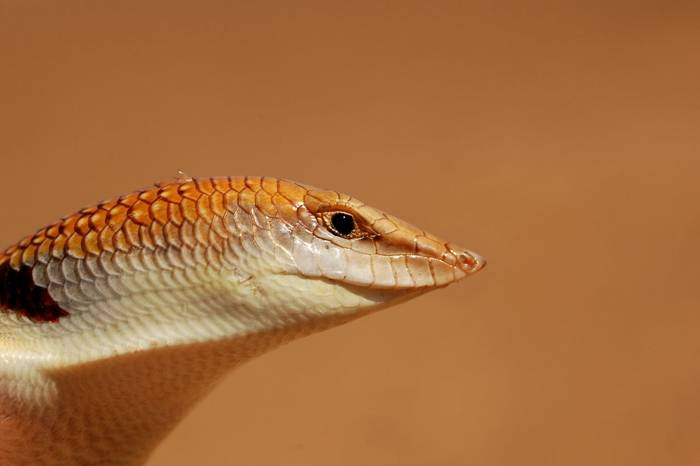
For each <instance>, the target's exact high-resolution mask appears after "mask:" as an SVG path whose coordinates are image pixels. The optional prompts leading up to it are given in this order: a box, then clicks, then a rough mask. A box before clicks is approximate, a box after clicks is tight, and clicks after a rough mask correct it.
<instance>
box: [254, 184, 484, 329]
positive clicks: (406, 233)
mask: <svg viewBox="0 0 700 466" xmlns="http://www.w3.org/2000/svg"><path fill="white" fill-rule="evenodd" d="M274 192H275V194H273V196H279V197H280V198H281V199H280V202H278V203H277V205H278V206H279V207H281V208H280V209H279V210H277V211H276V212H267V213H265V215H256V214H255V212H253V214H252V215H253V216H254V217H260V218H264V219H277V220H273V221H272V222H270V223H269V224H268V225H266V226H265V227H264V230H267V231H269V232H270V237H271V239H272V242H273V243H275V242H276V244H277V245H278V246H279V245H282V246H281V247H276V248H274V253H273V254H272V255H271V257H270V259H269V260H270V261H276V262H277V265H278V267H279V269H278V273H281V275H277V276H276V279H278V278H279V277H282V279H281V281H282V282H285V284H284V287H283V289H285V290H286V293H285V292H283V291H282V290H280V289H278V288H277V287H274V286H273V287H272V288H273V289H274V293H276V294H279V295H289V296H286V298H285V300H286V302H289V300H290V299H291V300H294V296H291V295H292V294H294V293H299V294H302V295H307V296H308V295H311V296H313V299H312V300H311V302H309V301H306V300H304V302H303V306H302V307H303V308H304V309H306V310H309V309H312V310H313V311H314V312H315V313H317V314H319V315H324V314H325V315H328V314H331V315H334V314H340V315H351V316H352V315H356V314H363V313H365V312H366V311H368V310H376V309H379V308H382V307H385V306H387V305H389V304H393V303H394V302H396V301H401V300H405V299H407V298H411V297H415V296H417V295H419V294H422V293H425V292H427V291H430V290H432V289H435V288H440V287H444V286H447V285H449V284H451V283H453V282H455V281H457V280H460V279H462V278H464V277H466V276H467V275H470V274H472V273H474V272H477V271H479V270H480V269H481V268H483V267H484V265H485V260H484V259H483V258H482V257H480V256H479V255H478V254H476V253H474V252H471V251H469V250H466V249H464V248H461V247H458V246H456V245H454V244H451V243H447V242H445V241H443V240H440V239H439V238H437V237H436V236H434V235H432V234H430V233H427V232H425V231H424V230H421V229H419V228H417V227H415V226H413V225H411V224H409V223H407V222H405V221H403V220H400V219H398V218H396V217H394V216H392V215H389V214H387V213H385V212H382V211H380V210H377V209H375V208H373V207H370V206H368V205H366V204H364V203H363V202H361V201H359V200H358V199H355V198H353V197H351V196H348V195H345V194H341V193H338V192H335V191H327V190H320V189H316V188H313V187H309V186H304V185H299V184H296V183H293V182H289V181H279V182H277V183H276V186H275V189H274ZM285 201H286V202H285ZM270 205H274V202H273V203H272V204H270ZM261 223H263V224H264V222H261ZM275 238H277V240H276V241H275ZM290 277H293V278H290Z"/></svg>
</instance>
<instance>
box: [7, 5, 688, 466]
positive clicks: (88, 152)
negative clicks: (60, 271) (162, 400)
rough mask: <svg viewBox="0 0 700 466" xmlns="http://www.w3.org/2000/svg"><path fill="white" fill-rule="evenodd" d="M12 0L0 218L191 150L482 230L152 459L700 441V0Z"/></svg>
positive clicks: (228, 398) (263, 375)
mask: <svg viewBox="0 0 700 466" xmlns="http://www.w3.org/2000/svg"><path fill="white" fill-rule="evenodd" d="M252 3H253V2H231V1H228V2H225V1H221V2H214V1H198V2H194V1H193V2H177V1H167V2H166V1H134V0H128V1H121V0H120V1H112V2H106V1H76V0H61V1H49V0H44V1H38V0H11V1H8V0H0V60H1V62H0V157H1V159H2V163H1V165H0V170H1V171H0V199H2V201H1V206H0V208H1V209H2V218H3V219H4V220H3V222H2V228H1V229H0V240H1V242H2V243H3V244H9V243H11V242H13V241H15V240H17V239H18V238H19V237H20V236H22V235H24V234H26V233H29V232H30V231H32V230H33V229H35V228H36V227H39V226H41V225H43V224H45V223H47V222H48V221H50V220H53V219H55V218H56V217H58V216H60V215H63V214H65V213H68V212H70V211H73V210H75V209H77V208H79V207H82V206H84V205H88V204H91V203H93V202H95V201H97V200H100V199H102V198H105V197H110V196H113V195H116V194H119V193H121V192H124V191H129V190H132V189H135V188H140V187H143V186H145V185H148V184H150V183H152V182H155V181H157V180H162V179H168V178H172V177H173V176H175V174H176V172H177V170H178V169H182V170H184V171H185V172H186V173H188V174H191V175H224V174H249V175H254V174H266V175H274V176H283V177H287V178H292V179H297V180H300V181H304V182H307V183H311V184H314V185H320V186H323V187H331V188H333V189H337V190H341V191H345V192H349V193H351V194H353V195H356V196H357V197H359V198H361V199H363V200H365V201H366V202H368V203H370V204H372V205H375V206H377V207H380V208H383V209H385V210H388V211H390V212H392V213H394V214H396V215H399V216H401V217H403V218H406V219H408V220H410V221H412V222H414V223H417V224H419V225H421V226H422V227H425V228H426V229H428V230H430V231H432V232H434V233H436V234H439V235H440V236H443V237H446V238H449V239H450V240H453V241H455V242H457V243H460V244H463V245H465V246H467V247H469V248H472V249H474V250H476V251H479V252H481V253H483V254H484V255H485V256H487V258H488V259H489V267H488V268H487V270H486V271H485V272H483V273H481V274H479V275H478V276H476V277H474V278H471V279H469V280H467V281H465V282H463V283H460V284H458V285H456V286H453V287H450V288H449V289H447V290H443V291H440V292H435V293H432V294H429V295H427V296H424V297H422V298H420V299H418V300H416V301H414V302H411V303H408V304H406V305H403V306H401V307H400V308H396V309H392V310H390V311H387V312H384V313H380V314H377V315H374V316H372V317H369V318H366V319H362V320H360V321H357V322H355V323H353V324H351V325H348V326H345V327H342V328H339V329H335V330H332V331H329V332H327V333H324V334H321V335H317V336H314V337H311V338H308V339H306V340H302V341H299V342H296V343H294V344H292V345H290V346H287V347H285V348H283V349H281V350H278V351H276V352H274V353H271V354H269V355H266V356H264V357H262V358H261V359H259V360H256V361H254V362H252V363H250V364H249V365H247V366H245V367H243V368H242V369H240V370H238V371H237V372H236V373H234V374H231V375H230V376H229V377H228V378H227V379H226V381H225V382H224V383H223V384H221V385H220V386H219V387H218V388H217V389H216V390H215V391H214V393H213V394H212V395H211V396H209V397H208V398H207V399H206V400H205V401H204V402H203V403H201V404H200V405H199V406H198V407H197V409H196V410H195V411H194V412H193V413H192V414H191V415H190V416H189V417H188V418H187V419H186V421H185V422H184V423H183V424H182V425H180V426H179V427H178V428H177V430H176V431H175V432H174V433H173V434H172V435H171V436H170V437H169V438H168V440H167V441H166V442H165V443H164V444H163V445H162V446H161V447H160V448H159V449H158V451H157V452H156V454H155V455H154V457H153V460H152V462H151V463H150V464H151V465H152V466H165V465H168V466H177V465H253V466H255V465H293V466H297V465H298V466H301V465H324V466H341V465H342V466H350V465H366V466H394V465H408V466H419V465H420V466H422V465H440V466H458V465H460V466H461V465H469V466H496V465H498V466H502V465H509V466H510V465H513V466H522V465H533V466H547V465H567V466H568V465H571V466H579V465H580V466H590V465H600V466H608V465H609V466H665V465H672V466H678V465H681V466H685V465H688V466H690V465H697V464H700V340H699V339H698V330H699V328H700V313H699V312H698V311H699V310H700V309H699V304H700V282H699V280H698V264H700V244H699V241H698V239H699V236H700V207H699V206H698V200H699V198H700V196H699V195H700V186H699V185H698V175H699V174H700V127H699V121H700V59H699V58H698V57H699V56H700V54H699V51H700V5H698V3H697V2H692V1H644V0H642V1H634V2H633V1H615V0H611V1H602V0H601V1H590V2H568V1H565V2H555V1H552V2H534V1H531V2H516V1H509V2H487V1H480V2H478V1H473V2H455V3H450V2H427V1H426V2H419V3H414V2H405V1H402V2H318V3H313V2H285V1H277V2H273V1H267V2H265V1H263V2H255V5H254V6H253V5H252Z"/></svg>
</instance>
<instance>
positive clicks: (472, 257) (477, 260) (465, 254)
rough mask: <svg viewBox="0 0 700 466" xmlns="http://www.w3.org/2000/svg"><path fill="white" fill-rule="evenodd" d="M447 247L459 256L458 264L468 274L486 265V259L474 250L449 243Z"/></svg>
mask: <svg viewBox="0 0 700 466" xmlns="http://www.w3.org/2000/svg"><path fill="white" fill-rule="evenodd" d="M447 248H448V249H449V250H450V252H451V253H452V254H454V256H455V257H456V258H457V265H458V266H459V268H460V269H461V270H462V271H463V272H464V273H466V274H471V273H475V272H478V271H479V270H481V269H483V268H484V267H486V259H485V258H483V257H482V256H480V255H479V254H477V253H475V252H473V251H469V250H468V249H464V248H461V247H459V246H456V245H454V244H448V245H447Z"/></svg>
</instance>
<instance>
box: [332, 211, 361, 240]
mask: <svg viewBox="0 0 700 466" xmlns="http://www.w3.org/2000/svg"><path fill="white" fill-rule="evenodd" d="M331 227H332V230H331V231H333V233H336V234H338V235H339V236H345V237H348V236H350V235H352V233H353V231H355V228H356V227H355V218H354V217H353V216H352V215H350V214H346V213H345V212H336V213H334V214H332V215H331Z"/></svg>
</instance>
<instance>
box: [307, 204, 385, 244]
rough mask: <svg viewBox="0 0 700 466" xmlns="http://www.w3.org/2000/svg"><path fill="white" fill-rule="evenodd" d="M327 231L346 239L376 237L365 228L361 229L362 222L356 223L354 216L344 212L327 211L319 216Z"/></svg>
mask: <svg viewBox="0 0 700 466" xmlns="http://www.w3.org/2000/svg"><path fill="white" fill-rule="evenodd" d="M319 216H320V217H321V219H322V220H323V223H324V224H325V225H326V228H328V231H330V232H331V233H333V234H334V235H335V236H340V237H341V238H346V239H361V238H371V237H374V236H376V235H375V234H374V233H373V232H372V231H371V230H368V229H367V227H363V225H364V224H363V222H362V221H358V220H357V219H356V218H355V215H353V214H351V213H350V212H344V211H338V210H335V211H328V212H323V213H321V214H320V215H319Z"/></svg>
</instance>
